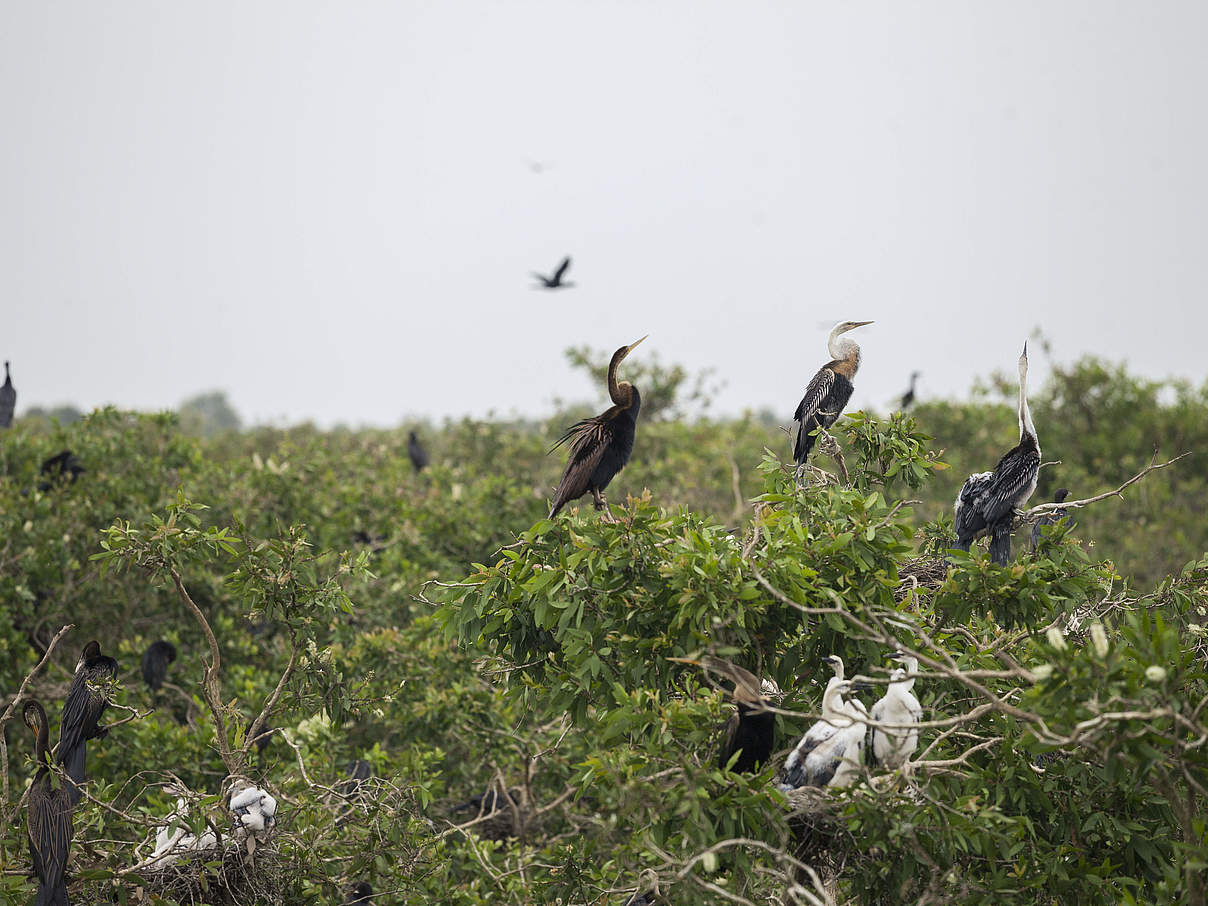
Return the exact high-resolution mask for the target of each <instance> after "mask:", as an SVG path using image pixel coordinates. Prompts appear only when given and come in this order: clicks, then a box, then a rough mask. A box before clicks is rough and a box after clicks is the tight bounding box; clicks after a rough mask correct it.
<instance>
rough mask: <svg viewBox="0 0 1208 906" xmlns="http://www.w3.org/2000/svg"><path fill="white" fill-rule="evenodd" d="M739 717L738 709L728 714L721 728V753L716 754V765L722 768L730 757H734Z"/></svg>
mask: <svg viewBox="0 0 1208 906" xmlns="http://www.w3.org/2000/svg"><path fill="white" fill-rule="evenodd" d="M740 720H741V718H740V717H739V714H738V711H735V712H734V713H733V714H731V715H730V719H729V720H727V721H726V725H725V727H724V728H723V730H722V740H721V753H720V754H719V755H718V758H717V763H718V767H722V768H724V767H725V766H726V765H727V764H729V762H730V759H731V758H733V757H734V751H735V750H734V742H735V738H736V737H737V736H738V724H739V721H740Z"/></svg>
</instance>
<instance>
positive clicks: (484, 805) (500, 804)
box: [449, 786, 519, 815]
mask: <svg viewBox="0 0 1208 906" xmlns="http://www.w3.org/2000/svg"><path fill="white" fill-rule="evenodd" d="M518 793H519V790H510V791H508V792H506V793H500V792H499V791H498V790H496V789H495V787H493V786H492V787H489V788H488V789H487V790H486V792H483V793H475V794H474V795H473V796H471V797H470V798H469V799H467V800H466V801H465V802H462V803H461V804H460V805H455V806H453V807H452V808H451V809H449V811H450V812H451V813H452V814H457V813H458V812H474V813H475V814H478V815H489V814H491V813H492V812H496V811H499V810H500V809H505V808H511V807H512V806H514V805H515V804H516V802H517V799H519V796H518Z"/></svg>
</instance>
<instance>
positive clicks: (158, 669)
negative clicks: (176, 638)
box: [143, 639, 176, 692]
mask: <svg viewBox="0 0 1208 906" xmlns="http://www.w3.org/2000/svg"><path fill="white" fill-rule="evenodd" d="M175 660H176V646H174V645H173V644H172V643H171V642H165V641H164V640H163V639H160V640H159V641H158V642H152V643H151V644H150V645H148V646H147V650H146V651H144V652H143V681H144V682H145V683H146V684H147V688H148V689H150V690H151V691H152V692H158V691H159V687H160V686H162V685H163V684H164V677H165V676H167V674H168V665H169V664H171V663H172V662H173V661H175Z"/></svg>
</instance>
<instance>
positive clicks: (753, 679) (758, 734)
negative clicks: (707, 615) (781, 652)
mask: <svg viewBox="0 0 1208 906" xmlns="http://www.w3.org/2000/svg"><path fill="white" fill-rule="evenodd" d="M668 660H671V661H677V662H679V663H683V664H695V665H698V666H701V667H704V668H705V669H706V670H709V671H711V672H713V673H717V674H719V675H721V676H724V677H725V678H726V679H728V680H730V681H731V682H733V683H734V692H733V693H732V695H733V698H734V713H733V714H731V715H730V719H729V720H727V721H726V726H725V728H724V730H723V731H722V744H721V751H720V752H719V754H718V757H717V766H718V767H719V768H722V769H723V770H724V769H725V768H726V766H727V765H729V763H730V759H731V758H734V756H735V755H737V756H738V759H737V760H736V761H735V762H734V767H733V768H732V770H733V771H735V772H736V773H738V774H754V773H756V772H757V771H759V769H760V768H762V767H763V765H764V763H765V762H766V761H767V760H768V758H770V757H771V755H772V744H773V740H774V737H775V732H776V714H775V713H774V712H773V711H772V710H771V702H769V701H768V699H767V697H766V695H765V691H764V690H765V688H767V689H768V690H769V694H772V695H775V694H776V691H772V690H774V688H775V684H773V683H770V682H769V683H768V685H767V686H766V687H765V684H764V683H762V682H760V680H759V677H757V676H756V675H755V674H753V673H751V672H750V671H749V670H746V669H744V668H742V667H739V666H738V665H737V664H731V663H730V662H729V661H726V660H723V659H722V658H719V657H714V656H713V655H705V657H704V658H702V659H701V660H699V661H696V660H691V659H689V658H677V657H673V658H668Z"/></svg>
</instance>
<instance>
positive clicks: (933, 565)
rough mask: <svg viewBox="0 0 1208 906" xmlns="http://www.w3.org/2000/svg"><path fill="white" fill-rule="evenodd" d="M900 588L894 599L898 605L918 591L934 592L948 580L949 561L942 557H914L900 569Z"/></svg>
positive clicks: (894, 594)
mask: <svg viewBox="0 0 1208 906" xmlns="http://www.w3.org/2000/svg"><path fill="white" fill-rule="evenodd" d="M898 578H899V581H898V587H897V588H895V589H894V591H893V599H894V600H895V601H897V602H898V603H901V602H902V601H903V600H905V598H906V595H908V594H909V593H910V592H911V591H915V590H917V589H926V590H928V591H934V590H935V589H937V588H939V587H940V586H941V585H943V584H944V580H945V579H947V578H948V561H947V560H944V559H942V558H940V557H912V558H910V559H909V560H907V561H906V562H905V563H903V564H902V565H901V566H900V567H899V568H898Z"/></svg>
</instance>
